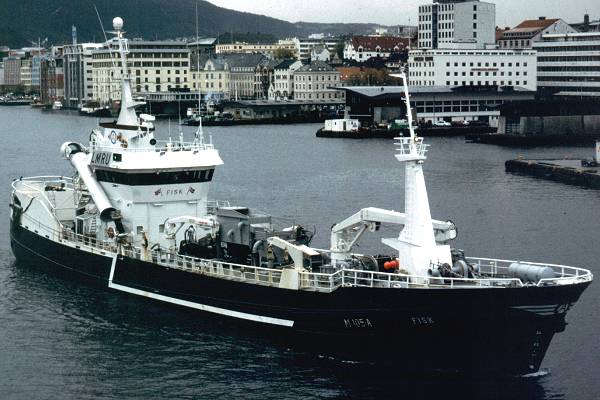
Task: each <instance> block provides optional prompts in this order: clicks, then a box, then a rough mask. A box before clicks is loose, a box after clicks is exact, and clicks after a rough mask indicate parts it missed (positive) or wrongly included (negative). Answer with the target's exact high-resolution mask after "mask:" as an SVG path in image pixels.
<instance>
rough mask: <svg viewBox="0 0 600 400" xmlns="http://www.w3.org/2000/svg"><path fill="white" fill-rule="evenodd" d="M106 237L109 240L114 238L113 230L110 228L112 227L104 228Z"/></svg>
mask: <svg viewBox="0 0 600 400" xmlns="http://www.w3.org/2000/svg"><path fill="white" fill-rule="evenodd" d="M106 236H108V237H109V238H111V239H112V238H114V237H115V230H114V229H113V228H112V226H109V227H108V228H106Z"/></svg>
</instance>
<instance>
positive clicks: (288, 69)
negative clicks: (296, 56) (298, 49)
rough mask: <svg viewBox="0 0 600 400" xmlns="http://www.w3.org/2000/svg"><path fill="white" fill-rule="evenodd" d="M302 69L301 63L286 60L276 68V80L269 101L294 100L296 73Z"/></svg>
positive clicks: (270, 89)
mask: <svg viewBox="0 0 600 400" xmlns="http://www.w3.org/2000/svg"><path fill="white" fill-rule="evenodd" d="M300 67H302V62H301V61H295V60H284V61H282V62H281V63H279V65H276V66H275V68H274V72H273V74H274V80H273V83H272V84H271V87H270V88H269V100H281V99H292V98H293V96H294V72H296V71H297V70H298V69H299V68H300Z"/></svg>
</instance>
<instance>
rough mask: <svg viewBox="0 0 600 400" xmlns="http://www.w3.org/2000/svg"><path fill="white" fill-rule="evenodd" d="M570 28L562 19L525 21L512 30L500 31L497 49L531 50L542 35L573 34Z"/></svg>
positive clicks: (573, 30)
mask: <svg viewBox="0 0 600 400" xmlns="http://www.w3.org/2000/svg"><path fill="white" fill-rule="evenodd" d="M575 32H577V30H575V29H574V28H572V27H571V26H570V25H569V24H567V23H566V22H565V21H563V20H562V19H558V18H554V19H546V18H545V17H539V18H538V19H532V20H526V21H523V22H521V23H520V24H519V25H517V26H515V27H514V28H512V29H509V30H505V31H502V35H501V36H500V38H499V39H498V47H500V48H501V49H531V48H532V47H533V43H534V42H537V41H539V40H541V38H542V35H545V34H549V33H575Z"/></svg>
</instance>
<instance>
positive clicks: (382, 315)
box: [11, 224, 588, 375]
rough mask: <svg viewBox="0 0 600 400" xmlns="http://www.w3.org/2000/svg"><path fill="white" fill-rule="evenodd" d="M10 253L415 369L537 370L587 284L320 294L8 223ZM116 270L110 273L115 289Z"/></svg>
mask: <svg viewBox="0 0 600 400" xmlns="http://www.w3.org/2000/svg"><path fill="white" fill-rule="evenodd" d="M11 246H12V248H13V252H14V254H15V256H16V257H17V259H18V260H23V261H24V260H27V261H28V262H31V261H32V260H33V259H34V258H37V259H38V261H40V262H41V263H42V264H44V265H45V266H47V267H48V268H51V269H52V270H56V271H60V272H62V273H63V275H64V274H66V275H67V276H69V277H79V278H82V279H84V280H85V281H88V282H91V283H94V284H96V285H98V286H100V287H103V288H109V286H111V285H112V286H111V287H112V288H113V289H116V290H121V291H124V290H122V288H127V290H125V291H127V292H128V293H132V294H138V295H142V296H145V297H150V298H154V299H156V300H162V301H167V302H169V303H175V304H179V305H182V306H187V307H188V308H193V309H200V310H204V311H209V312H211V313H215V310H220V311H217V312H216V314H218V315H220V316H225V317H226V318H228V319H231V317H233V318H234V319H236V320H238V321H241V322H242V323H244V324H246V323H247V324H249V325H248V326H253V327H257V329H263V330H264V331H266V332H267V333H268V335H269V336H270V337H273V338H275V339H281V340H283V338H285V344H286V346H289V347H296V346H297V347H298V348H303V347H305V346H306V347H308V348H310V350H311V351H317V352H319V353H323V352H326V353H328V352H329V353H332V354H339V355H341V356H344V357H351V358H352V359H360V360H384V361H388V362H392V363H393V364H394V365H395V367H396V368H399V369H402V368H404V367H405V368H406V369H410V370H414V369H415V368H419V369H421V368H422V369H451V370H456V371H468V372H470V373H495V374H497V373H501V374H509V375H522V374H528V373H533V372H536V371H537V370H538V369H539V368H540V364H541V362H542V359H543V357H544V354H545V352H546V350H547V349H548V346H549V344H550V341H551V339H552V337H553V335H554V334H555V333H556V332H560V331H562V330H563V329H564V327H565V320H564V318H565V312H566V310H567V309H568V307H569V305H571V304H573V303H574V302H576V301H577V299H578V298H579V296H580V295H581V293H582V292H583V290H584V289H585V288H586V287H587V285H588V284H587V283H584V284H576V285H569V286H555V287H533V288H520V289H375V288H351V287H342V288H339V289H337V290H336V291H335V292H333V293H318V292H307V291H295V290H287V289H279V288H274V287H268V286H259V285H253V284H246V283H241V282H235V281H229V280H225V279H218V278H212V277H207V276H204V275H200V274H192V273H189V272H184V271H180V270H175V269H172V268H167V267H163V266H159V265H156V264H152V263H148V262H144V261H140V260H137V259H131V258H126V257H121V256H118V257H117V259H116V261H114V259H113V258H112V257H110V254H105V255H101V254H91V253H88V252H86V251H83V250H80V249H77V248H75V247H70V246H67V245H63V244H59V243H56V242H53V241H51V240H49V239H47V238H45V237H42V236H40V235H38V234H36V233H34V232H31V231H29V230H27V229H24V228H23V227H21V226H16V225H15V224H12V226H11ZM113 261H114V268H113ZM111 268H113V271H114V276H113V277H112V283H109V278H110V274H111ZM166 299H175V300H176V301H171V300H166ZM191 305H202V307H196V306H191ZM548 305H552V306H554V305H556V307H555V308H554V312H550V313H548V312H545V313H544V315H540V314H539V313H537V312H536V310H537V311H539V307H540V306H546V307H543V308H544V309H546V308H547V306H548ZM516 307H520V308H516ZM532 310H533V311H532ZM247 316H254V317H260V319H256V318H254V319H253V318H248V317H247ZM290 321H291V322H292V323H291V325H290V324H289V322H290Z"/></svg>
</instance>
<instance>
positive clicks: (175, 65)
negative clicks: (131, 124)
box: [92, 40, 190, 104]
mask: <svg viewBox="0 0 600 400" xmlns="http://www.w3.org/2000/svg"><path fill="white" fill-rule="evenodd" d="M118 57H119V55H118V53H116V52H115V51H111V50H109V49H108V48H107V47H104V48H102V49H98V50H95V51H93V52H92V80H93V95H92V97H93V99H94V100H96V101H98V102H100V103H101V104H109V103H110V102H112V101H113V100H118V99H119V98H120V93H121V81H120V76H121V66H120V63H119V62H118ZM127 61H128V67H129V74H130V76H131V80H132V87H133V91H134V94H136V95H145V94H149V93H160V92H168V91H170V90H172V89H187V88H189V87H190V85H189V81H188V73H189V69H190V56H189V50H188V47H187V44H186V43H185V42H177V41H142V40H137V41H136V40H134V41H130V42H129V54H128V56H127Z"/></svg>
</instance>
